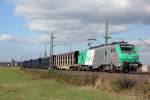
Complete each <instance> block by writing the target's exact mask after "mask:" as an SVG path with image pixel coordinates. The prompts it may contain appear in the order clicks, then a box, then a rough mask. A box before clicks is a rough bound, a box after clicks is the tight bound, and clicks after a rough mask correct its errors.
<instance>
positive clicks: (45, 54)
mask: <svg viewBox="0 0 150 100" xmlns="http://www.w3.org/2000/svg"><path fill="white" fill-rule="evenodd" d="M44 49H45V53H44V56H45V57H46V56H47V45H46V44H45V48H44Z"/></svg>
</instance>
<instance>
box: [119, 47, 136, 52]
mask: <svg viewBox="0 0 150 100" xmlns="http://www.w3.org/2000/svg"><path fill="white" fill-rule="evenodd" d="M120 47H121V51H122V52H134V46H133V45H121V46H120Z"/></svg>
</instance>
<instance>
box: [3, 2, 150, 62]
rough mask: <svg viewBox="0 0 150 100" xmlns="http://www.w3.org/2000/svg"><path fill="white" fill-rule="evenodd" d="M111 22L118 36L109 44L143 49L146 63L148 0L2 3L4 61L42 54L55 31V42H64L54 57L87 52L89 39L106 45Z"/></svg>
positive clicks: (112, 31)
mask: <svg viewBox="0 0 150 100" xmlns="http://www.w3.org/2000/svg"><path fill="white" fill-rule="evenodd" d="M106 20H108V21H109V33H110V35H111V36H112V37H114V38H112V39H111V40H110V42H112V41H120V40H126V41H130V42H132V43H135V44H138V45H142V46H140V54H141V60H142V61H143V62H144V63H149V57H150V53H149V50H150V47H147V46H146V45H145V44H144V43H143V42H141V41H139V40H138V38H141V39H143V40H144V42H146V43H150V1H149V0H134V2H133V1H132V0H1V1H0V56H1V57H0V60H1V61H8V60H10V59H12V58H14V59H21V58H23V59H30V58H36V57H41V56H43V55H44V47H45V45H47V52H48V49H49V46H48V43H49V38H50V33H54V35H55V36H56V38H55V44H65V45H58V46H56V47H55V53H62V52H68V51H69V50H70V48H71V50H81V49H86V48H88V46H87V41H86V40H87V39H89V38H96V39H97V40H98V42H96V43H95V44H101V43H103V42H104V40H103V39H102V37H103V35H104V34H103V33H104V29H105V22H106ZM116 38H119V39H116ZM120 38H121V39H120Z"/></svg>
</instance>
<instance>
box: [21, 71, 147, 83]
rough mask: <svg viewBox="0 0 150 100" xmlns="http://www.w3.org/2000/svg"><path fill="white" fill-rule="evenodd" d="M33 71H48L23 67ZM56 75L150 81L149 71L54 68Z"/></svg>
mask: <svg viewBox="0 0 150 100" xmlns="http://www.w3.org/2000/svg"><path fill="white" fill-rule="evenodd" d="M23 70H28V71H31V72H32V71H33V72H48V69H23ZM54 71H55V72H56V73H57V74H58V75H70V76H95V77H102V78H108V79H119V78H129V79H133V80H136V81H141V82H148V83H150V73H109V72H92V71H69V70H54Z"/></svg>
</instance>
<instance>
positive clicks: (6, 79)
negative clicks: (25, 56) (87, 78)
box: [0, 68, 129, 100]
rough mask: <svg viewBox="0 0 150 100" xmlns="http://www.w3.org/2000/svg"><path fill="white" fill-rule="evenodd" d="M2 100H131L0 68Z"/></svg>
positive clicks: (0, 96)
mask: <svg viewBox="0 0 150 100" xmlns="http://www.w3.org/2000/svg"><path fill="white" fill-rule="evenodd" d="M0 100H129V98H128V97H124V96H120V95H119V96H118V95H116V94H112V93H107V92H103V91H100V90H95V89H89V88H86V87H76V86H70V85H67V84H64V83H59V82H56V81H54V80H46V79H43V80H42V79H41V80H40V79H39V80H37V79H36V80H33V79H32V75H28V74H27V73H26V72H24V71H22V70H20V69H13V68H0Z"/></svg>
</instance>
